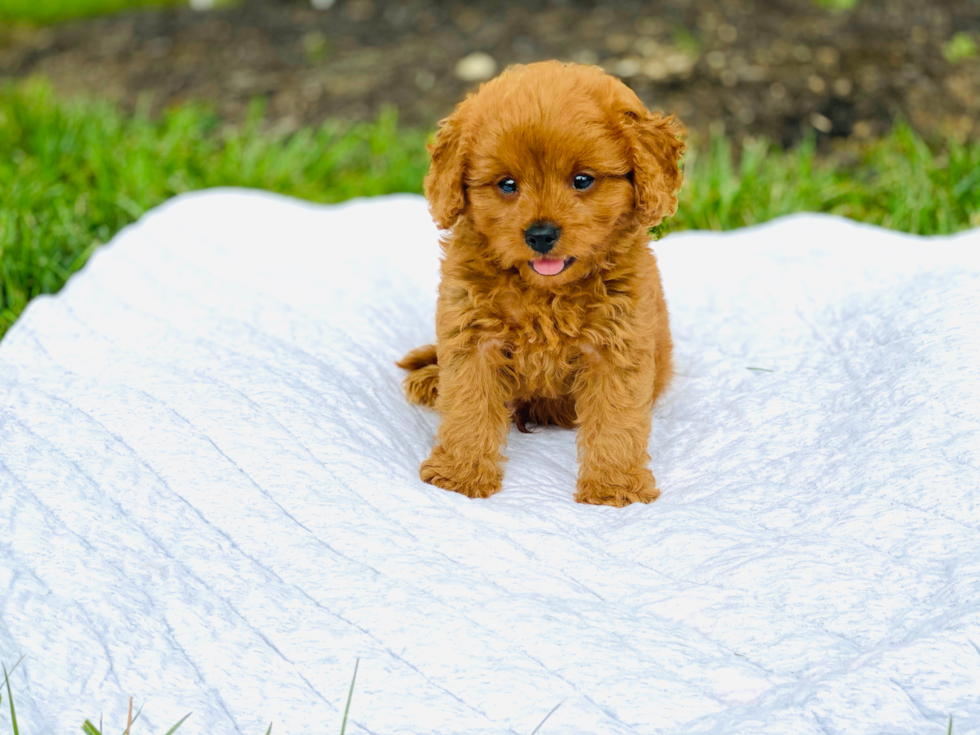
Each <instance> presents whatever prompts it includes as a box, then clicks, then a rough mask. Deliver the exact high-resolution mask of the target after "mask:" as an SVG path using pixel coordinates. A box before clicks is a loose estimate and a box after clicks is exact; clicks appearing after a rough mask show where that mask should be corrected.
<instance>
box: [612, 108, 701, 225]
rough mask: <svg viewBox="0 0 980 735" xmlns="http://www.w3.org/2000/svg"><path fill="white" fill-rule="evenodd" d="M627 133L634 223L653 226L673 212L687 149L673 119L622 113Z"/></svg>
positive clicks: (645, 113) (644, 113) (679, 127)
mask: <svg viewBox="0 0 980 735" xmlns="http://www.w3.org/2000/svg"><path fill="white" fill-rule="evenodd" d="M626 117H627V120H626V129H627V134H628V135H630V137H631V139H632V146H633V190H634V192H635V194H634V196H635V198H636V199H635V201H636V218H637V221H638V222H639V223H640V224H641V225H643V226H645V227H655V226H656V225H658V224H660V222H661V221H662V220H663V219H664V218H665V217H670V216H671V215H672V214H674V212H676V211H677V191H678V189H680V188H681V181H682V180H683V178H684V176H683V174H682V173H681V170H680V166H679V163H680V157H681V154H682V153H684V151H685V149H686V148H687V146H686V145H685V144H684V141H683V140H681V137H680V136H681V126H680V125H679V124H678V123H677V122H676V121H675V120H674V118H673V117H664V116H663V115H659V114H651V113H649V112H647V111H646V110H644V111H643V112H640V113H635V112H632V111H629V112H627V113H626Z"/></svg>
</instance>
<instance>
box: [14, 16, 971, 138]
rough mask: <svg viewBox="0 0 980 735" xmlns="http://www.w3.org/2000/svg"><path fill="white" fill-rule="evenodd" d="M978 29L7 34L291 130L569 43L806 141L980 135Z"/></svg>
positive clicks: (630, 22) (122, 25)
mask: <svg viewBox="0 0 980 735" xmlns="http://www.w3.org/2000/svg"><path fill="white" fill-rule="evenodd" d="M320 2H321V3H322V4H324V5H327V4H329V0H320ZM954 39H956V40H955V43H956V44H958V45H957V46H956V48H957V49H959V51H958V52H957V53H950V49H951V48H952V46H951V45H950V43H951V41H953V40H954ZM977 41H980V3H978V2H976V0H947V1H945V2H928V3H927V2H923V0H859V1H858V3H857V5H856V7H855V8H854V9H853V10H850V11H846V12H835V11H831V10H827V9H824V8H822V7H821V6H819V5H817V4H816V3H815V2H813V1H812V0H696V1H694V0H691V1H690V2H689V1H687V0H663V1H662V2H659V3H656V4H654V3H644V2H639V1H637V2H616V3H598V2H577V1H575V0H566V1H565V2H557V1H555V0H552V1H551V2H546V1H545V0H525V1H524V2H520V3H505V2H497V1H495V0H474V1H473V2H468V3H465V4H463V3H459V4H453V3H443V2H433V0H404V1H401V0H339V1H338V2H336V3H335V4H333V5H331V6H330V7H328V8H326V9H324V10H314V9H313V8H312V7H311V6H310V3H309V2H306V1H304V2H298V1H290V0H278V1H276V0H247V1H246V2H243V3H242V4H240V5H237V6H234V7H229V8H224V9H219V10H210V11H203V12H202V11H195V10H191V9H189V8H182V9H170V10H154V11H143V12H138V13H131V14H126V15H119V16H113V17H110V18H103V19H98V20H93V21H87V22H81V23H73V24H69V25H64V26H60V27H56V28H50V29H45V30H42V31H37V32H30V33H21V34H19V36H18V37H17V38H16V39H12V38H9V37H8V41H7V44H6V46H5V47H4V48H2V49H0V79H2V78H4V77H6V78H19V77H24V76H27V75H31V74H37V73H40V74H44V75H46V76H47V77H49V78H50V79H51V80H52V81H53V82H54V84H55V86H56V88H58V89H59V90H62V91H65V92H76V91H82V92H95V93H99V94H102V95H104V96H107V97H109V98H111V99H113V100H116V101H119V102H121V103H122V104H123V105H125V106H126V107H127V108H133V107H135V105H136V104H137V101H138V100H139V99H140V97H141V96H145V97H146V98H147V99H149V100H151V101H152V105H153V106H154V107H155V108H156V109H159V108H160V107H161V106H165V105H169V104H172V103H174V102H177V101H185V100H206V101H208V102H210V103H212V104H214V105H215V107H216V108H217V110H218V111H219V112H220V113H221V114H222V115H224V116H225V117H227V118H228V119H230V120H232V121H240V120H242V119H243V118H244V116H245V114H246V111H247V108H248V104H249V101H250V100H251V99H252V98H254V97H256V96H261V97H264V98H266V100H267V114H268V120H269V124H270V125H271V126H273V127H275V128H276V129H278V130H281V131H290V130H292V129H295V128H296V127H298V126H300V125H304V124H311V123H318V122H321V121H322V120H324V119H325V118H341V119H351V120H363V119H369V118H373V117H375V116H376V115H377V114H378V112H379V111H380V109H381V108H382V107H383V106H384V105H395V106H396V107H397V108H398V110H399V115H400V119H401V121H402V122H403V123H405V124H410V125H431V124H433V123H434V122H435V121H436V120H438V119H439V118H440V117H441V116H443V115H445V114H446V113H447V112H448V111H449V110H451V109H452V107H453V105H454V104H455V103H456V102H457V101H458V100H459V99H460V98H461V97H462V96H463V95H464V94H465V93H466V91H467V90H468V89H472V88H473V87H475V86H476V84H477V83H478V80H479V79H480V78H482V77H485V76H487V75H490V74H493V73H495V72H496V71H498V70H500V69H502V68H504V67H505V66H507V65H509V64H512V63H518V62H530V61H535V60H539V59H547V58H558V59H565V60H576V61H582V62H586V63H598V64H600V65H601V66H603V67H604V68H605V69H607V70H608V71H611V72H613V73H615V74H618V75H619V76H621V77H622V78H624V80H625V81H626V82H627V83H628V84H630V86H632V87H633V88H634V89H635V90H636V91H637V93H638V94H639V95H640V97H641V98H642V99H643V100H644V101H645V102H646V103H647V104H648V105H650V106H651V107H652V108H656V109H665V110H668V111H671V112H675V113H677V114H678V115H679V116H680V117H681V118H682V120H683V121H684V122H685V123H686V124H687V125H688V126H689V127H690V128H692V129H693V130H695V131H699V132H704V131H707V130H708V129H709V128H710V126H711V125H712V124H718V123H722V124H723V125H724V126H725V129H726V130H727V131H728V132H730V133H733V134H735V135H736V137H740V136H742V135H745V134H749V135H754V136H758V135H764V136H767V137H769V138H771V139H773V140H777V141H780V142H782V143H783V144H785V145H791V144H793V143H795V142H797V141H798V140H800V138H801V137H802V136H803V135H804V134H805V133H806V132H807V131H814V132H815V133H816V134H817V135H818V136H819V137H821V138H826V137H836V136H845V137H846V136H855V137H871V136H874V135H878V134H880V133H882V132H884V131H885V130H887V129H888V128H889V127H890V126H891V125H892V124H893V122H894V121H896V120H898V119H905V120H907V121H909V122H911V123H912V124H913V125H914V126H915V127H916V128H917V129H919V130H920V131H921V132H923V133H925V134H927V135H932V134H953V135H956V136H959V137H980V123H978V122H977V121H978V120H980V58H976V57H974V56H973V55H972V53H971V43H972V44H974V45H973V48H975V47H976V46H975V44H976V42H977ZM944 52H945V53H944ZM947 56H949V57H950V58H951V59H952V60H950V58H947Z"/></svg>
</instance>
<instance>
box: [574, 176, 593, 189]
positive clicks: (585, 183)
mask: <svg viewBox="0 0 980 735" xmlns="http://www.w3.org/2000/svg"><path fill="white" fill-rule="evenodd" d="M594 183H595V177H594V176H589V175H588V174H575V178H574V179H572V186H574V187H575V188H576V189H578V190H579V191H585V190H586V189H588V188H590V187H591V186H592V184H594Z"/></svg>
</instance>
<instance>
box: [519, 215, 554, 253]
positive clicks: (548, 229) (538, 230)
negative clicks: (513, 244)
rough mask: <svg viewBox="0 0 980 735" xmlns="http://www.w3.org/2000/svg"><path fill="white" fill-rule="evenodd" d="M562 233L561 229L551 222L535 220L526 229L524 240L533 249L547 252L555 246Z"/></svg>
mask: <svg viewBox="0 0 980 735" xmlns="http://www.w3.org/2000/svg"><path fill="white" fill-rule="evenodd" d="M560 234H561V230H559V229H558V228H557V227H555V226H554V225H553V224H552V223H551V222H535V223H534V224H532V225H531V226H530V227H528V228H527V229H526V230H524V242H526V243H527V244H528V247H530V248H531V250H536V251H537V252H539V253H547V252H548V251H549V250H551V248H553V247H554V246H555V242H556V241H557V240H558V236H559V235H560Z"/></svg>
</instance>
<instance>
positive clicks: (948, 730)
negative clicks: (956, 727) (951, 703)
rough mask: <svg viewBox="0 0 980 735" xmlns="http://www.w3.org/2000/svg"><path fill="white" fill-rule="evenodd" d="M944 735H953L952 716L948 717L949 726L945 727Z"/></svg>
mask: <svg viewBox="0 0 980 735" xmlns="http://www.w3.org/2000/svg"><path fill="white" fill-rule="evenodd" d="M946 735H953V716H952V715H950V716H949V724H948V725H947V726H946Z"/></svg>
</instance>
